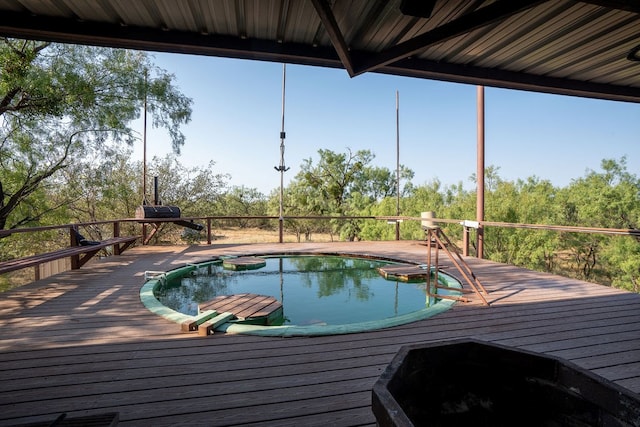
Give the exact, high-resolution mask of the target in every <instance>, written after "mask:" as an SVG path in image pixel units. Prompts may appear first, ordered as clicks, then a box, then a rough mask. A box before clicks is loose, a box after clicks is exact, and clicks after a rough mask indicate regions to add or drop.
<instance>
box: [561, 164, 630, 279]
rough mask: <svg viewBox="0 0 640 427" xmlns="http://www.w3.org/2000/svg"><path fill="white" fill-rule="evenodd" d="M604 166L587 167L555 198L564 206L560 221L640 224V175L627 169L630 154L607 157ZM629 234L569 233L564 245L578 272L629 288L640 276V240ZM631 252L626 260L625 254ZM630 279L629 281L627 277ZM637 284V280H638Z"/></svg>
mask: <svg viewBox="0 0 640 427" xmlns="http://www.w3.org/2000/svg"><path fill="white" fill-rule="evenodd" d="M601 167H602V172H596V171H587V174H586V176H585V177H583V178H580V179H576V180H573V181H572V182H571V184H570V185H569V186H568V187H566V188H565V189H564V190H563V191H562V192H561V193H560V195H559V196H560V197H558V200H557V201H556V203H557V204H558V205H559V206H560V207H561V209H560V212H561V215H559V221H558V222H561V223H562V224H564V225H575V226H584V227H607V228H622V229H625V228H635V229H637V228H638V227H640V198H639V197H638V194H640V179H639V178H638V177H637V176H636V175H634V174H631V173H629V172H628V171H627V165H626V158H625V157H622V158H621V159H620V160H618V161H616V160H613V159H605V160H603V161H602V163H601ZM620 239H626V237H618V236H614V237H607V236H603V235H599V234H582V233H565V234H563V235H562V238H561V240H560V245H561V246H560V247H561V249H562V250H564V251H568V252H569V253H570V254H571V255H572V259H573V264H574V274H575V275H576V276H577V277H580V278H584V279H588V280H594V281H600V282H602V281H604V280H603V278H604V277H608V281H610V282H611V283H617V286H620V287H627V288H630V287H631V284H629V283H628V281H630V282H631V283H634V282H635V283H636V284H637V283H638V281H639V280H640V260H638V257H635V256H633V254H635V253H637V252H638V251H639V249H638V248H637V246H638V245H640V242H638V241H637V240H633V239H632V240H630V241H627V242H622V241H621V240H620ZM625 253H626V254H627V255H626V256H627V257H629V261H626V260H625V259H624V258H625V255H623V254H625ZM625 281H626V282H625ZM634 286H637V285H634Z"/></svg>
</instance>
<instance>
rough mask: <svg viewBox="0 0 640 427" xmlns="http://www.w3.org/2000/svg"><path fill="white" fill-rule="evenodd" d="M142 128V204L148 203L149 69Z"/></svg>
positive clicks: (145, 74)
mask: <svg viewBox="0 0 640 427" xmlns="http://www.w3.org/2000/svg"><path fill="white" fill-rule="evenodd" d="M143 112H144V118H143V128H142V204H143V205H146V204H147V71H146V70H145V72H144V104H143Z"/></svg>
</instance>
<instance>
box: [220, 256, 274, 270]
mask: <svg viewBox="0 0 640 427" xmlns="http://www.w3.org/2000/svg"><path fill="white" fill-rule="evenodd" d="M265 265H267V261H265V259H264V258H259V257H255V256H243V257H238V258H229V259H225V260H224V261H223V262H222V267H223V268H226V269H227V270H257V269H258V268H262V267H264V266H265Z"/></svg>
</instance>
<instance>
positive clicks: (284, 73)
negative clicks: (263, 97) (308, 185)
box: [275, 64, 289, 243]
mask: <svg viewBox="0 0 640 427" xmlns="http://www.w3.org/2000/svg"><path fill="white" fill-rule="evenodd" d="M286 83H287V64H282V128H281V130H280V165H279V166H276V167H275V170H277V171H279V172H280V213H279V218H278V223H279V227H278V228H279V233H278V234H279V242H280V243H282V242H283V241H284V213H283V210H284V209H283V199H284V173H285V172H286V171H288V170H289V168H288V167H285V165H284V139H285V137H286V133H285V131H284V100H285V87H286Z"/></svg>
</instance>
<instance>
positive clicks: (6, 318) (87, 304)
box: [0, 242, 640, 426]
mask: <svg viewBox="0 0 640 427" xmlns="http://www.w3.org/2000/svg"><path fill="white" fill-rule="evenodd" d="M296 250H298V251H305V252H313V251H317V252H319V253H330V252H349V253H354V254H355V253H360V254H363V255H374V254H379V255H382V256H385V257H387V258H392V259H401V260H406V261H408V262H413V263H422V262H424V259H425V258H426V247H424V246H422V245H420V244H419V243H416V242H381V243H371V242H367V243H366V245H363V244H358V243H332V244H285V245H278V244H272V245H267V244H265V245H252V246H251V247H248V246H246V245H238V246H220V247H218V246H211V247H184V246H182V247H142V248H134V249H131V250H129V251H127V252H125V253H124V254H123V255H121V256H120V257H118V260H113V259H109V258H107V259H105V260H96V261H93V262H91V263H89V264H88V265H86V266H85V267H83V268H82V269H80V270H75V271H72V272H65V273H61V274H59V275H56V276H52V277H49V278H47V279H43V280H41V281H38V282H35V283H32V284H29V285H27V286H25V287H22V288H19V289H16V290H13V291H9V292H6V293H3V294H0V328H1V329H0V330H1V331H2V332H1V334H0V426H2V425H11V424H17V423H26V422H34V421H46V420H49V421H52V420H53V419H55V416H57V415H58V414H59V413H60V412H67V413H68V414H69V416H82V415H91V414H98V413H104V412H112V411H114V412H119V414H120V424H119V425H123V426H137V425H140V426H147V425H154V426H162V425H175V424H180V423H183V424H190V425H212V426H218V425H219V426H222V425H226V426H230V425H245V426H250V425H266V426H269V425H271V426H299V425H305V426H314V425H318V426H320V425H322V426H326V425H338V426H356V425H371V426H373V425H375V418H374V416H373V413H372V412H371V408H370V403H371V387H372V386H373V384H374V383H375V381H376V380H377V378H378V377H379V375H380V373H381V372H382V371H383V370H384V369H385V367H386V366H387V364H388V363H389V362H390V361H391V359H392V358H393V356H394V355H395V354H396V352H397V351H398V349H399V348H400V347H401V346H402V345H405V344H415V343H422V342H431V341H441V340H448V339H455V338H465V337H473V338H476V339H481V340H487V341H492V342H495V343H500V344H507V345H513V346H517V347H520V348H524V349H528V350H533V351H539V352H545V353H549V354H552V355H556V356H560V357H564V358H566V359H568V360H570V361H572V362H574V363H576V364H578V365H579V366H582V367H585V368H587V369H590V370H592V371H593V372H595V373H597V374H599V375H602V376H604V377H606V378H608V379H610V380H613V381H615V382H616V383H617V384H619V385H621V386H623V387H627V388H628V389H630V390H632V391H634V392H636V393H638V392H640V316H639V314H640V295H636V294H631V293H627V292H622V291H619V290H616V289H611V288H606V287H603V286H598V285H594V284H590V283H586V282H582V281H578V280H572V279H566V278H562V277H558V276H554V275H549V274H541V273H535V272H531V271H528V270H525V269H521V268H517V267H511V266H506V265H502V264H497V263H492V262H489V261H485V260H476V259H469V260H468V261H469V264H470V265H471V266H472V268H474V272H475V273H476V275H477V276H478V277H479V279H480V280H481V282H482V284H483V285H484V286H485V287H486V288H487V289H488V290H489V291H490V294H489V296H488V299H489V301H490V302H491V304H492V306H491V307H484V306H481V305H479V304H462V303H457V304H456V305H455V306H454V307H453V308H452V309H451V310H448V311H446V312H444V313H442V314H440V315H438V316H435V317H433V318H431V319H427V320H424V321H420V322H415V323H411V324H407V325H402V326H398V327H394V328H388V329H383V330H379V331H371V332H365V333H358V334H351V335H337V336H324V337H291V338H266V337H256V336H242V335H229V334H216V335H214V336H212V337H208V338H206V337H199V336H198V335H197V334H194V333H181V332H179V329H180V328H179V325H177V324H174V323H171V322H169V321H167V320H165V319H163V318H161V317H158V316H155V315H153V314H151V313H149V312H148V311H146V309H144V307H142V305H141V303H140V300H139V290H140V287H141V285H142V282H143V276H144V271H147V270H159V269H171V268H176V267H180V266H182V265H185V264H186V263H194V262H198V261H202V260H206V259H210V258H213V257H216V256H220V255H232V256H242V255H250V254H251V253H252V252H253V251H255V252H254V253H260V254H264V253H269V252H271V253H277V252H284V251H289V252H291V251H296ZM442 262H443V264H445V263H446V260H443V261H442ZM448 267H451V266H448ZM447 272H448V273H449V274H455V272H454V271H453V269H452V268H448V269H447Z"/></svg>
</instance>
